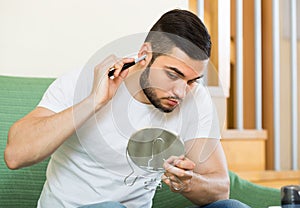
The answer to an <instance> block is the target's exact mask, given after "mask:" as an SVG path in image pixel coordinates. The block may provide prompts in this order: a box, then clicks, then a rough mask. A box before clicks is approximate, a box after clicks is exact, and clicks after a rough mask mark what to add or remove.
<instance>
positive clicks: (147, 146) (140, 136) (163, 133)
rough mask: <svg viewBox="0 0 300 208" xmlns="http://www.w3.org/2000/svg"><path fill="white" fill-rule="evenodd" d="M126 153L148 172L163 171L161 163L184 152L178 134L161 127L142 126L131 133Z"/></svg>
mask: <svg viewBox="0 0 300 208" xmlns="http://www.w3.org/2000/svg"><path fill="white" fill-rule="evenodd" d="M127 153H128V155H129V157H130V158H131V160H132V161H133V163H134V164H135V165H136V166H138V167H140V168H141V169H143V170H145V171H148V172H164V168H163V163H164V161H165V160H166V159H168V158H169V157H170V156H180V155H183V154H184V145H183V143H182V141H181V140H180V138H179V136H177V135H175V134H174V133H172V132H170V131H168V130H165V129H162V128H144V129H141V130H139V131H137V132H135V133H134V134H132V135H131V137H130V139H129V141H128V145H127Z"/></svg>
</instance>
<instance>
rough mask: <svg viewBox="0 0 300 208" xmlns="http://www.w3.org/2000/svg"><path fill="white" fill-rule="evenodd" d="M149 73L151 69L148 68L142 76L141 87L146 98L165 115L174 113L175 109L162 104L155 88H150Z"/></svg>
mask: <svg viewBox="0 0 300 208" xmlns="http://www.w3.org/2000/svg"><path fill="white" fill-rule="evenodd" d="M149 72H150V67H147V68H146V69H145V70H144V71H143V72H142V74H141V76H140V86H141V88H142V89H143V92H144V94H145V95H146V97H147V98H148V100H149V101H150V103H151V104H152V105H153V106H154V107H156V108H157V109H159V110H161V111H162V112H165V113H170V112H172V111H173V110H174V109H175V108H167V107H164V106H163V105H162V104H161V100H160V99H159V98H158V96H157V94H156V92H155V88H153V87H150V82H149ZM166 99H167V98H166Z"/></svg>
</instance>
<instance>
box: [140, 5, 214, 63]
mask: <svg viewBox="0 0 300 208" xmlns="http://www.w3.org/2000/svg"><path fill="white" fill-rule="evenodd" d="M145 42H149V43H151V47H152V51H153V52H156V53H159V54H165V53H168V52H170V51H171V50H172V49H173V48H174V47H178V48H180V49H181V50H183V51H184V52H185V53H186V54H187V55H189V56H190V57H191V58H193V59H197V60H205V59H208V58H209V57H210V51H211V40H210V35H209V33H208V31H207V29H206V27H205V25H204V24H203V23H202V21H201V20H200V19H199V18H198V17H197V16H196V15H195V14H193V13H192V12H190V11H187V10H180V9H175V10H171V11H169V12H167V13H165V14H164V15H162V16H161V18H160V19H159V20H158V21H157V22H156V23H155V24H154V25H153V27H152V28H151V30H150V32H149V33H148V35H147V37H146V39H145Z"/></svg>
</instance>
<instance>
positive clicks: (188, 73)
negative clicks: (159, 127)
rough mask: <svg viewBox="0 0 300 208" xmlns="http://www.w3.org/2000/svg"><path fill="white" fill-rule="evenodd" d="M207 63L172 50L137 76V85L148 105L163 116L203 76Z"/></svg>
mask: <svg viewBox="0 0 300 208" xmlns="http://www.w3.org/2000/svg"><path fill="white" fill-rule="evenodd" d="M207 63H208V60H204V61H199V60H194V59H191V58H190V57H189V56H187V55H186V54H185V53H184V52H183V51H181V50H180V49H178V48H174V49H173V50H172V53H171V54H169V55H160V56H158V57H157V58H156V59H155V60H154V62H153V63H152V65H151V66H148V67H147V68H146V69H145V70H144V72H143V73H142V75H141V78H140V83H141V87H142V89H143V91H144V94H145V95H146V97H147V98H148V100H149V101H150V103H151V104H153V105H154V106H155V107H156V108H158V109H160V110H161V111H163V112H166V113H169V112H172V111H173V110H174V109H175V108H176V107H177V106H178V105H179V104H180V102H181V101H182V100H183V99H184V98H185V96H186V94H187V93H188V92H189V91H190V90H191V89H192V88H193V87H195V86H196V85H197V81H198V80H199V79H200V78H201V77H202V76H203V71H204V69H205V68H206V66H207Z"/></svg>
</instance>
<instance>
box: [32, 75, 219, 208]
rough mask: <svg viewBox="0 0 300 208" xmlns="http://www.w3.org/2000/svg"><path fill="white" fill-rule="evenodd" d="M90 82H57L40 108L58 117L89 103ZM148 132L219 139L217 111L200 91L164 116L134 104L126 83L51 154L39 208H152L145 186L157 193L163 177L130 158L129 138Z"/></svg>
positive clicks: (88, 78)
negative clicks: (108, 206)
mask: <svg viewBox="0 0 300 208" xmlns="http://www.w3.org/2000/svg"><path fill="white" fill-rule="evenodd" d="M92 82H93V72H92V70H91V71H82V72H81V71H76V72H73V73H71V74H68V75H65V76H63V77H61V78H58V79H57V80H56V81H54V82H53V83H52V84H51V85H50V86H49V88H48V90H47V91H46V93H45V94H44V96H43V98H42V100H41V101H40V103H39V106H41V107H45V108H47V109H50V110H52V111H54V112H60V111H62V110H64V109H66V108H68V107H70V106H73V105H74V104H76V103H78V102H80V101H81V100H82V99H84V98H85V97H87V96H88V95H89V94H90V91H91V87H92ZM74 119H75V120H76V115H74ZM146 127H160V128H163V129H167V130H169V131H172V132H174V133H176V134H177V135H179V137H180V139H181V140H182V142H184V141H187V140H189V139H194V138H216V139H219V138H220V134H219V127H218V119H217V116H216V111H215V108H214V105H213V103H212V101H211V98H210V95H209V93H208V90H207V89H206V88H205V87H203V86H202V85H199V86H198V87H197V88H196V89H194V90H193V91H192V92H190V93H189V94H188V95H187V96H186V98H185V100H184V101H183V102H182V103H181V104H180V106H178V108H176V109H175V110H174V111H173V112H172V113H163V112H161V111H160V110H158V109H156V108H155V107H154V106H152V105H146V104H142V103H140V102H138V101H137V100H135V99H134V98H133V97H132V96H131V95H130V93H129V92H128V90H127V88H126V85H125V84H124V83H123V84H121V86H120V87H119V89H118V91H117V93H116V95H115V96H114V97H113V99H112V100H111V101H110V102H109V103H107V105H106V106H105V107H104V108H102V109H101V110H100V111H99V112H97V113H96V114H95V115H94V116H92V117H91V118H90V119H89V120H88V121H87V122H85V123H84V124H83V125H82V126H81V127H80V128H79V129H77V130H76V132H75V133H74V134H73V135H72V136H71V137H70V138H69V139H68V140H67V141H66V142H64V144H62V145H61V146H60V147H59V148H58V149H57V150H56V151H55V153H53V155H52V156H51V159H50V162H49V165H48V168H47V180H46V182H45V185H44V188H43V191H42V193H41V196H40V199H39V202H38V207H40V208H48V207H51V208H52V207H56V208H58V207H78V206H82V205H86V204H93V203H99V202H102V201H118V202H120V203H122V204H124V205H125V206H126V207H128V208H136V207H139V208H150V207H151V205H152V198H153V196H154V193H155V190H154V189H152V190H147V189H145V183H147V182H149V181H154V185H153V187H155V186H156V185H157V184H158V183H159V180H160V176H161V173H150V172H147V171H145V170H142V169H141V168H139V167H137V166H135V165H134V164H133V163H132V161H130V159H129V158H128V154H127V152H126V148H127V144H128V140H129V138H130V136H131V135H132V134H133V133H134V132H136V131H138V130H139V129H143V128H146ZM126 178H127V179H129V180H128V181H129V182H128V181H127V180H126ZM135 179H136V180H135ZM125 180H126V183H127V184H125V182H124V181H125ZM131 182H132V183H133V184H130V183H131Z"/></svg>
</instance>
